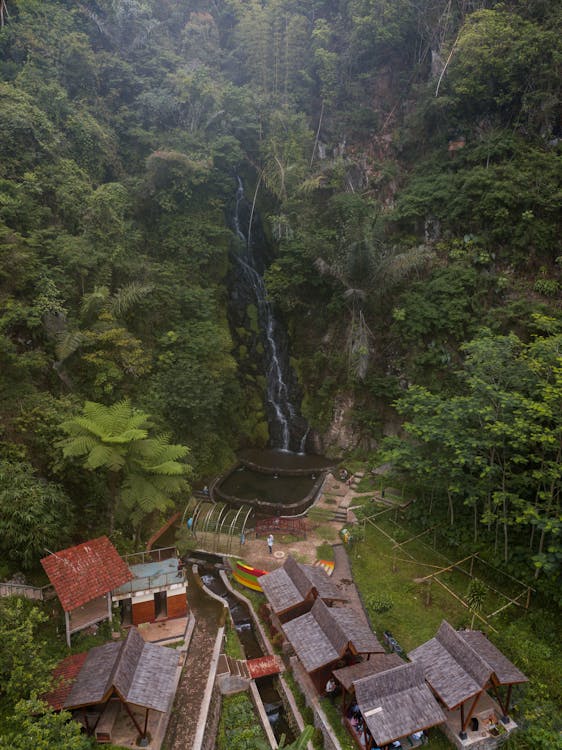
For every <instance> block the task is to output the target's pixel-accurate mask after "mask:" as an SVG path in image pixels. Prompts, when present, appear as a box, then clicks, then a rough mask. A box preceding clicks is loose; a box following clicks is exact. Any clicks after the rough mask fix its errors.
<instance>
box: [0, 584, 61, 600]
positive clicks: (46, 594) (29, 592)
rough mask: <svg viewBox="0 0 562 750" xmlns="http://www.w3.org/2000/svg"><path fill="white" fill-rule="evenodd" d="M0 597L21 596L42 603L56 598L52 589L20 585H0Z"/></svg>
mask: <svg viewBox="0 0 562 750" xmlns="http://www.w3.org/2000/svg"><path fill="white" fill-rule="evenodd" d="M0 596H23V597H25V598H26V599H35V600H36V601H41V602H44V601H46V600H47V599H53V598H54V597H55V596H56V593H55V590H54V588H53V587H52V586H51V585H50V584H49V585H47V586H26V585H25V584H21V583H0Z"/></svg>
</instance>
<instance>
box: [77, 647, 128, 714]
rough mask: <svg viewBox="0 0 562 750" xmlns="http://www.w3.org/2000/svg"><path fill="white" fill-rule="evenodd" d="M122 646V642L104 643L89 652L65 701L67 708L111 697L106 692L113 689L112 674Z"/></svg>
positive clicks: (99, 701)
mask: <svg viewBox="0 0 562 750" xmlns="http://www.w3.org/2000/svg"><path fill="white" fill-rule="evenodd" d="M121 646H122V644H121V643H104V645H103V646H96V647H95V648H93V649H91V650H90V651H89V652H88V656H87V657H86V661H85V662H84V664H83V666H82V669H81V670H80V672H79V673H78V676H77V677H76V680H75V682H74V685H73V686H72V690H71V691H70V693H69V695H68V697H67V699H66V701H65V703H64V707H65V708H78V707H79V706H89V705H94V704H96V703H103V702H104V701H105V700H106V699H107V698H108V697H109V696H108V695H106V693H108V691H109V690H110V689H111V676H112V674H113V668H114V666H115V660H116V659H117V658H118V655H119V652H120V650H121Z"/></svg>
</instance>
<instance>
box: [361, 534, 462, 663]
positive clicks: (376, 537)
mask: <svg viewBox="0 0 562 750" xmlns="http://www.w3.org/2000/svg"><path fill="white" fill-rule="evenodd" d="M398 557H399V558H400V560H397V559H394V556H393V551H392V544H391V542H390V541H389V540H387V539H386V538H385V537H384V536H383V535H382V534H380V533H379V532H377V531H376V530H375V529H374V528H372V527H371V526H369V525H368V524H367V526H366V530H365V539H364V540H363V541H362V542H356V543H355V544H354V546H353V548H352V550H351V551H350V560H351V565H352V569H353V578H354V580H355V583H356V584H357V587H358V588H359V591H360V592H361V595H362V597H363V601H365V602H366V601H368V599H369V597H370V596H378V597H385V598H389V599H391V600H392V601H393V603H394V604H393V607H392V609H390V610H389V611H388V612H385V613H384V614H380V615H374V616H373V615H371V619H372V625H373V627H374V629H375V631H376V632H377V633H378V635H379V637H380V636H382V633H383V631H385V630H391V631H392V633H393V635H394V637H395V638H396V640H397V641H398V642H399V643H400V644H401V646H402V647H403V648H404V649H405V650H406V651H408V650H410V649H412V648H414V647H415V646H419V645H420V644H421V643H423V642H424V641H427V640H428V639H429V638H432V637H433V636H434V635H435V633H436V631H437V629H438V627H439V625H440V624H441V621H442V620H443V619H447V620H449V622H450V623H451V625H453V626H454V627H456V626H457V625H458V624H459V623H460V622H462V621H464V620H466V616H467V615H466V610H465V609H464V608H463V607H462V606H461V605H460V604H459V603H457V602H456V601H455V600H454V599H453V598H452V597H451V596H450V595H449V594H448V593H447V592H446V591H445V590H444V589H442V588H441V587H440V586H438V585H437V584H435V583H433V584H431V603H430V604H429V606H428V605H427V604H426V589H425V587H424V586H422V585H420V584H419V583H416V582H415V580H414V579H416V578H420V577H422V576H424V575H427V574H428V573H429V572H430V570H431V569H429V568H422V567H420V566H419V565H418V564H417V563H415V562H403V559H405V556H404V555H402V554H400V553H397V555H396V558H398Z"/></svg>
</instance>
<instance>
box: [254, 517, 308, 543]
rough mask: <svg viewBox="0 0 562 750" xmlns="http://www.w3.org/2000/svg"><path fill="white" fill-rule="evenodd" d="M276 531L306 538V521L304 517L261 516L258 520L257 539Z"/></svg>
mask: <svg viewBox="0 0 562 750" xmlns="http://www.w3.org/2000/svg"><path fill="white" fill-rule="evenodd" d="M272 531H276V532H277V533H280V534H294V535H295V536H300V537H303V539H306V521H305V520H304V519H303V518H280V517H277V516H276V517H273V518H260V519H258V520H257V521H256V539H257V538H258V537H260V536H263V535H264V534H269V533H270V532H272Z"/></svg>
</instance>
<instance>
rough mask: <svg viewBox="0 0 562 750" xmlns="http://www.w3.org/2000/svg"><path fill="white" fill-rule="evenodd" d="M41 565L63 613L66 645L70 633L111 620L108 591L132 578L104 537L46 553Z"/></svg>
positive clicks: (125, 564)
mask: <svg viewBox="0 0 562 750" xmlns="http://www.w3.org/2000/svg"><path fill="white" fill-rule="evenodd" d="M41 565H42V566H43V568H44V570H45V572H46V573H47V575H48V577H49V580H50V582H51V583H52V584H53V586H54V589H55V591H56V592H57V596H58V598H59V601H60V603H61V605H62V608H63V610H64V615H65V623H66V642H67V644H68V646H70V637H71V634H72V633H76V632H78V631H79V630H83V629H84V628H87V627H89V626H90V625H94V624H95V623H98V622H101V621H102V620H107V619H109V620H110V619H111V591H112V590H113V589H115V588H117V587H118V586H120V585H121V584H124V583H126V582H127V581H130V580H131V579H132V578H133V574H132V573H131V571H130V570H129V567H128V565H127V563H126V562H125V561H124V560H123V559H122V558H121V557H120V556H119V553H118V552H117V550H116V549H115V547H114V546H113V544H111V542H110V541H109V539H108V538H107V537H106V536H101V537H99V539H92V540H91V541H89V542H83V543H82V544H79V545H77V546H76V547H69V548H67V549H63V550H61V551H60V552H56V553H53V554H50V555H49V556H48V557H44V558H43V559H42V560H41Z"/></svg>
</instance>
